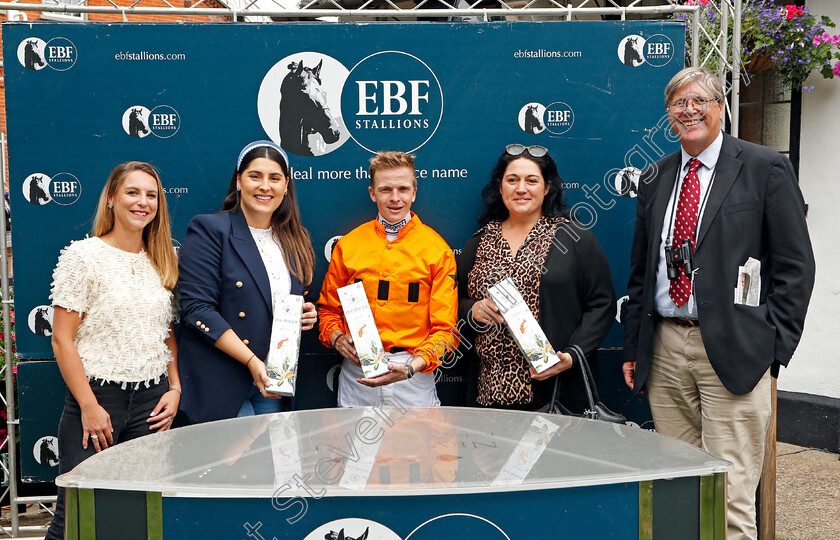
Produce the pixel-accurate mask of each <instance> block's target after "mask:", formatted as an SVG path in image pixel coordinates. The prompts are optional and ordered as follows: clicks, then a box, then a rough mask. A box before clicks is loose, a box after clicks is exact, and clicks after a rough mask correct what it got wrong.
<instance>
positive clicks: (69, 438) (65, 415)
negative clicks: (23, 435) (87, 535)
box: [45, 377, 169, 540]
mask: <svg viewBox="0 0 840 540" xmlns="http://www.w3.org/2000/svg"><path fill="white" fill-rule="evenodd" d="M101 383H102V381H100V380H97V379H93V380H91V381H90V389H91V390H92V391H93V395H94V396H96V401H97V402H98V403H99V405H100V406H102V408H103V409H105V410H106V411H107V412H108V414H109V415H110V416H111V427H113V428H114V433H113V436H114V444H118V443H121V442H123V441H130V440H131V439H136V438H137V437H142V436H143V435H149V434H151V433H154V432H153V431H151V430H150V429H149V425H150V424H149V423H147V422H146V420H147V419H148V418H149V415H150V414H151V413H152V410H153V409H154V408H155V406H156V405H157V404H158V401H160V398H161V397H162V396H163V394H165V393H166V392H167V391H168V390H169V379H167V378H166V377H161V379H160V382H159V383H158V384H154V383H151V384H150V386H149V388H146V385H145V383H143V384H141V385H140V387H139V388H136V389H135V388H134V384H128V385H127V386H126V388H125V389H122V388H120V386H121V383H105V384H101ZM83 435H84V429H83V428H82V411H81V409H80V408H79V404H78V403H77V402H76V399H75V398H74V397H73V394H71V393H70V390H68V391H67V397H66V398H65V400H64V412H62V413H61V420H60V421H59V423H58V473H59V474H64V473H66V472H68V471H71V470H72V469H73V468H74V467H76V465H78V464H79V463H81V462H82V461H84V460H85V459H87V458H89V457H90V456H92V455H94V454H95V453H96V450H94V448H93V444H92V442H91V441H88V447H87V449H84V448H82V436H83ZM63 538H64V489H63V488H58V501H57V503H56V506H55V515H54V516H53V520H52V523H50V528H49V530H48V531H47V535H46V537H45V540H47V539H48V540H61V539H63Z"/></svg>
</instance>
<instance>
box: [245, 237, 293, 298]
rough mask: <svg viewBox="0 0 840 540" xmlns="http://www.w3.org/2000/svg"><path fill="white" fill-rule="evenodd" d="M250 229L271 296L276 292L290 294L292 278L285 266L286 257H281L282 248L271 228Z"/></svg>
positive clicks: (276, 293)
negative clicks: (263, 267) (266, 276)
mask: <svg viewBox="0 0 840 540" xmlns="http://www.w3.org/2000/svg"><path fill="white" fill-rule="evenodd" d="M248 228H249V229H251V236H252V237H253V238H254V243H255V244H257V249H258V250H259V252H260V258H262V262H263V266H265V271H266V273H267V274H268V284H269V286H270V287H271V297H272V298H274V296H275V295H278V294H283V295H285V294H290V293H291V291H292V278H291V276H290V275H289V268H288V267H287V266H286V259H285V258H283V248H282V247H280V244H279V243H278V242H277V239H276V238H274V234H272V229H270V228H269V229H255V228H254V227H251V226H250V225H249V226H248Z"/></svg>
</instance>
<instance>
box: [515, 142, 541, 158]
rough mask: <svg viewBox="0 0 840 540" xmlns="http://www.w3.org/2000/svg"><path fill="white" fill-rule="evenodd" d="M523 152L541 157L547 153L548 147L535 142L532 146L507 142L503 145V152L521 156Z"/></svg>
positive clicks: (534, 156)
mask: <svg viewBox="0 0 840 540" xmlns="http://www.w3.org/2000/svg"><path fill="white" fill-rule="evenodd" d="M525 152H528V155H529V156H531V157H533V158H541V157H543V156H545V155H546V154H548V148H546V147H545V146H540V145H538V144H535V145H533V146H525V145H524V144H509V145H507V146H505V153H507V154H508V155H509V156H521V155H522V154H524V153H525Z"/></svg>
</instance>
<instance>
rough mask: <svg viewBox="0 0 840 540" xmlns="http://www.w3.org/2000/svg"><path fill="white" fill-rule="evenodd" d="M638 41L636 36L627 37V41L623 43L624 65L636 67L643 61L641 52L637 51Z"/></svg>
mask: <svg viewBox="0 0 840 540" xmlns="http://www.w3.org/2000/svg"><path fill="white" fill-rule="evenodd" d="M638 41H639V38H638V36H636V37H628V38H627V41H625V42H624V65H626V66H630V67H636V66H638V65H641V64H642V62H644V61H645V60H644V58H642V52H641V51H640V50H639V49H640V47H639V45H638Z"/></svg>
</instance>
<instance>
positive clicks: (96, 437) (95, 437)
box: [90, 435, 99, 441]
mask: <svg viewBox="0 0 840 540" xmlns="http://www.w3.org/2000/svg"><path fill="white" fill-rule="evenodd" d="M90 438H91V439H93V440H94V441H95V440H96V439H98V438H99V435H91V436H90Z"/></svg>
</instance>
